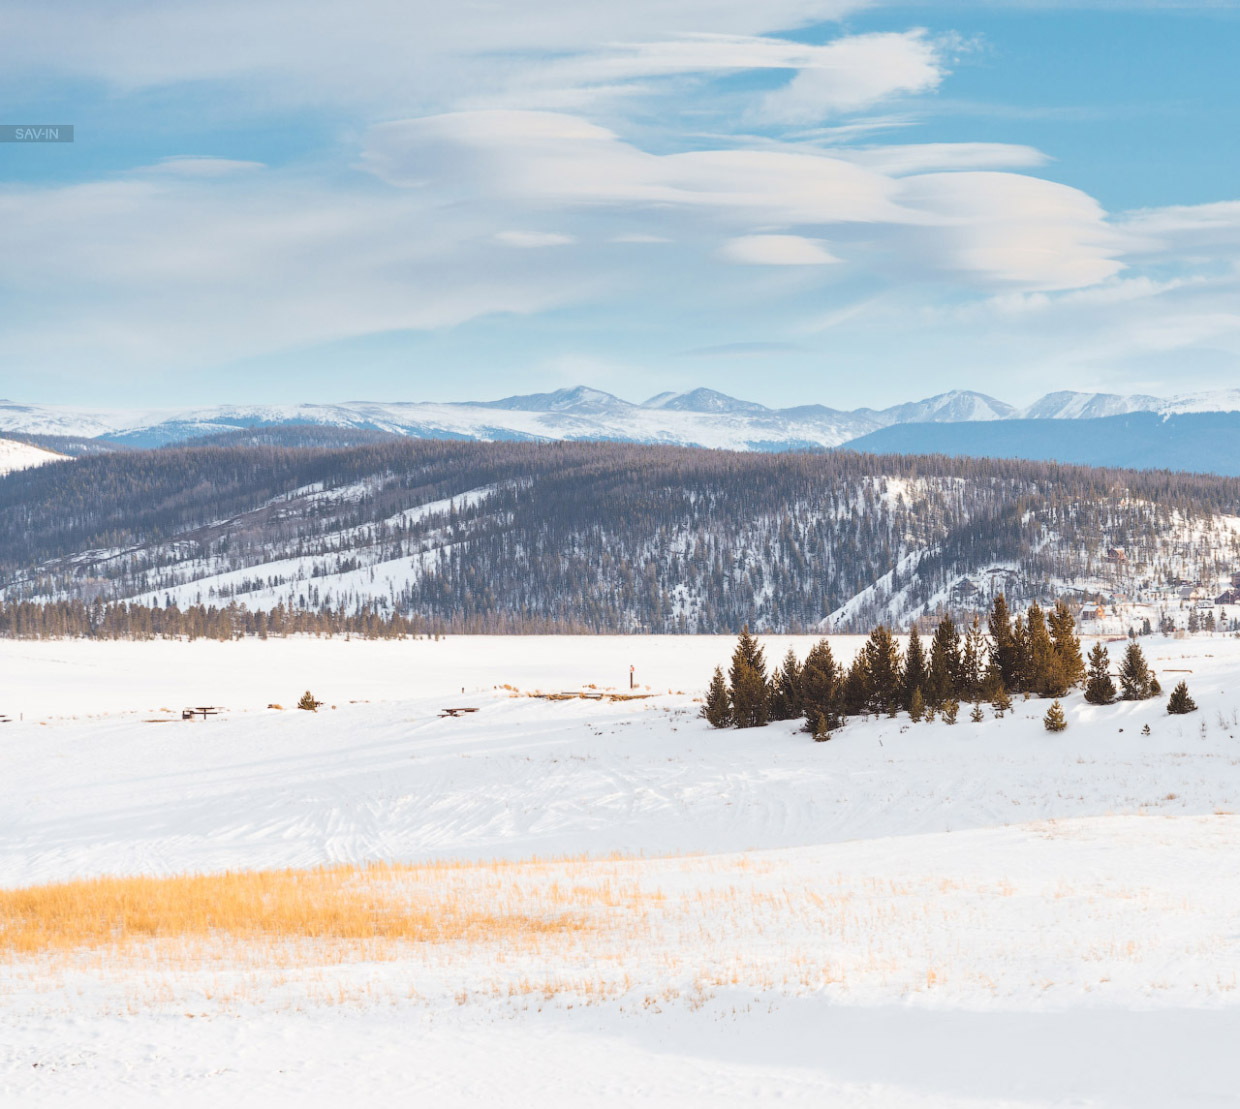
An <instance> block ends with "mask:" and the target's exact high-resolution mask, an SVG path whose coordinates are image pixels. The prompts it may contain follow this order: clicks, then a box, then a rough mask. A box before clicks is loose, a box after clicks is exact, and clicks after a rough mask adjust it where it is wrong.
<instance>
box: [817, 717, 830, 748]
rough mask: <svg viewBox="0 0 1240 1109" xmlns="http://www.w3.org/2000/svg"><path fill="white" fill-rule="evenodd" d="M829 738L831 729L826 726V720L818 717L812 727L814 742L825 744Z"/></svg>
mask: <svg viewBox="0 0 1240 1109" xmlns="http://www.w3.org/2000/svg"><path fill="white" fill-rule="evenodd" d="M830 738H831V729H830V728H829V727H828V726H827V718H826V717H825V716H821V715H820V716H819V717H818V723H817V724H815V725H814V742H815V743H826V742H827V740H829V739H830Z"/></svg>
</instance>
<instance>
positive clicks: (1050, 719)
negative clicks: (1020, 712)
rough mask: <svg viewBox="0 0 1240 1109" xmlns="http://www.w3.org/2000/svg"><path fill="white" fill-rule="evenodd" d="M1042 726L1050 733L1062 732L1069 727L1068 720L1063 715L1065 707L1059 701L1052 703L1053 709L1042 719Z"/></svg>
mask: <svg viewBox="0 0 1240 1109" xmlns="http://www.w3.org/2000/svg"><path fill="white" fill-rule="evenodd" d="M1042 724H1043V726H1044V727H1045V728H1046V730H1047V731H1048V732H1062V731H1063V730H1064V728H1066V727H1067V726H1068V720H1067V718H1066V717H1065V716H1064V714H1063V705H1061V704H1060V703H1059V702H1058V701H1052V702H1051V707H1050V708H1049V709H1047V710H1046V715H1045V716H1044V717H1042Z"/></svg>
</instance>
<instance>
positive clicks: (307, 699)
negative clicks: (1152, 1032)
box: [297, 689, 323, 712]
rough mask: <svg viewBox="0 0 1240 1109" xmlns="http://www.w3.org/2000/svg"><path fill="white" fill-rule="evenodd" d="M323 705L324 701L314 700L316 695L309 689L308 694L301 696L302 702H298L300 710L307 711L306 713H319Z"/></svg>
mask: <svg viewBox="0 0 1240 1109" xmlns="http://www.w3.org/2000/svg"><path fill="white" fill-rule="evenodd" d="M322 703H323V702H322V701H316V700H315V699H314V694H313V693H311V692H310V690H308V689H307V690H306V692H305V693H303V694H302V695H301V700H300V701H298V702H297V707H298V708H299V709H305V711H306V712H318V711H319V705H321V704H322Z"/></svg>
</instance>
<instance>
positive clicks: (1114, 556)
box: [1107, 547, 1128, 562]
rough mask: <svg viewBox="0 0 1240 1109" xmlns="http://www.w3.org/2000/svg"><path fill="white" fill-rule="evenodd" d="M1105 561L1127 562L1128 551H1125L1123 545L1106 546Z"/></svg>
mask: <svg viewBox="0 0 1240 1109" xmlns="http://www.w3.org/2000/svg"><path fill="white" fill-rule="evenodd" d="M1107 561H1108V562H1127V561H1128V552H1127V551H1125V550H1124V548H1123V547H1108V548H1107Z"/></svg>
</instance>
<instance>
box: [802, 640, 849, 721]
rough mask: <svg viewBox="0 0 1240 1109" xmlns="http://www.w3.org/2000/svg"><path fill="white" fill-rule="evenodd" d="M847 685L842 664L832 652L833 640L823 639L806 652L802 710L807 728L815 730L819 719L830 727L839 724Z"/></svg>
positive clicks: (803, 669)
mask: <svg viewBox="0 0 1240 1109" xmlns="http://www.w3.org/2000/svg"><path fill="white" fill-rule="evenodd" d="M843 699H844V689H843V681H842V679H841V677H840V668H839V666H837V665H836V662H835V656H834V655H832V653H831V644H830V643H828V642H827V641H826V640H825V639H820V640H819V641H818V642H817V643H815V644H814V645H813V647H811V648H810V651H809V654H808V655H806V656H805V665H804V666H802V667H801V712H802V714H803V715H804V717H805V730H806V731H807V732H813V731H815V730H816V729H817V728H818V722H819V719H820V718H821V719H823V720H825V721H826V724H827V728H828V729H830V728H838V727H839V725H840V717H841V713H842V711H843Z"/></svg>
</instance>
